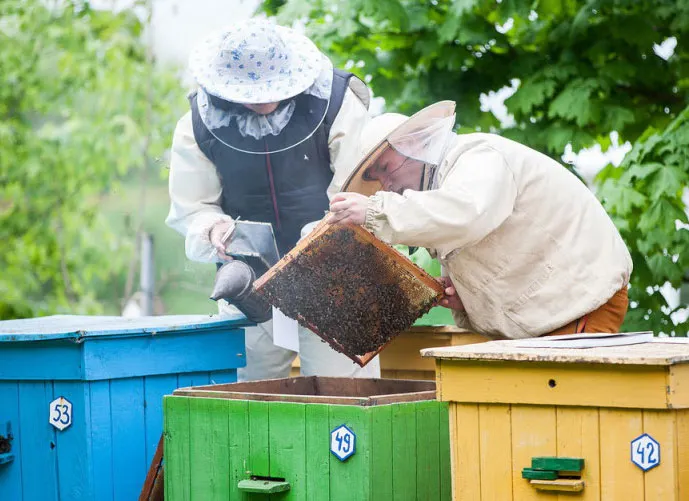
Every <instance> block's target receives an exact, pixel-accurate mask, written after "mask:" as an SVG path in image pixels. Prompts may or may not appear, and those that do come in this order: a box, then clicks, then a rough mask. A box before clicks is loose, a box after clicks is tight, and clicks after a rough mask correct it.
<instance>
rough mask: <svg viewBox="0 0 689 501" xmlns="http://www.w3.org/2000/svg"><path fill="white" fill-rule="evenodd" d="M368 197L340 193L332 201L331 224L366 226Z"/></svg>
mask: <svg viewBox="0 0 689 501" xmlns="http://www.w3.org/2000/svg"><path fill="white" fill-rule="evenodd" d="M367 208H368V197H366V196H364V195H361V194H359V193H338V194H337V195H335V196H334V197H333V199H332V200H331V201H330V212H332V213H333V215H332V216H331V218H330V222H331V223H341V224H364V223H365V222H366V209H367Z"/></svg>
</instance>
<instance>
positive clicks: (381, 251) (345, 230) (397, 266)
mask: <svg viewBox="0 0 689 501" xmlns="http://www.w3.org/2000/svg"><path fill="white" fill-rule="evenodd" d="M254 288H255V289H256V291H257V292H258V293H259V294H260V295H261V296H263V297H264V298H265V299H266V300H267V301H268V302H270V303H271V304H272V305H274V306H276V307H277V308H279V309H280V310H281V311H282V312H283V313H284V314H285V315H287V316H288V317H291V318H294V319H297V320H298V321H299V322H300V323H301V324H302V325H304V326H306V327H308V328H309V329H311V330H312V331H314V332H315V333H316V334H317V335H319V336H320V337H321V338H323V339H324V340H325V341H327V342H328V343H329V344H330V345H331V346H332V347H333V348H334V349H335V350H336V351H339V352H341V353H344V354H345V355H347V356H348V357H350V358H351V359H352V360H354V361H355V362H357V363H358V364H359V365H361V366H363V365H365V364H366V363H367V362H368V361H369V360H371V359H372V358H373V357H374V356H375V354H376V353H378V352H379V351H380V350H381V349H382V348H383V347H384V346H385V345H386V344H387V343H388V342H390V341H391V340H392V338H393V337H394V336H396V335H397V334H399V333H400V332H402V331H405V330H407V329H408V328H409V327H411V326H412V324H413V323H414V321H415V320H416V319H417V318H419V317H420V316H421V315H423V314H424V313H426V312H427V311H428V310H429V309H430V308H431V307H432V306H433V304H434V303H435V301H436V300H437V298H439V297H440V296H441V295H442V287H441V286H440V284H438V282H437V281H435V280H434V279H433V278H432V277H430V276H429V275H428V274H427V273H426V272H425V271H423V270H422V269H421V268H419V267H417V266H416V265H415V264H414V263H412V262H411V261H410V260H409V259H407V258H406V257H404V256H402V255H401V254H400V253H399V252H397V251H395V250H394V249H393V248H392V247H390V246H388V245H386V244H384V243H383V242H381V241H379V240H378V239H376V238H375V237H374V236H373V235H372V234H371V233H369V232H368V231H366V230H365V229H363V228H362V227H360V226H354V225H335V226H333V225H329V224H327V223H325V222H324V223H321V224H320V225H319V226H317V227H316V229H314V231H313V232H312V233H311V234H310V235H309V236H308V237H307V238H306V239H304V240H302V241H301V242H300V243H299V244H298V245H297V246H296V247H295V248H294V249H293V250H292V251H291V252H290V253H289V254H288V255H286V256H285V257H284V258H283V259H282V260H281V261H280V262H279V263H278V264H277V265H275V266H274V267H273V268H271V270H270V271H268V272H267V273H266V274H265V275H263V276H262V277H261V278H260V279H259V280H257V281H256V283H255V285H254Z"/></svg>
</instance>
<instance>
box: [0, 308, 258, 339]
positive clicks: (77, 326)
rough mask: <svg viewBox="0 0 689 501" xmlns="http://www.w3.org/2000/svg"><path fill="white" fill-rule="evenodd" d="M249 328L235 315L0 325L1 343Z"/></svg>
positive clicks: (61, 318) (78, 318) (52, 319)
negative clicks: (221, 328)
mask: <svg viewBox="0 0 689 501" xmlns="http://www.w3.org/2000/svg"><path fill="white" fill-rule="evenodd" d="M242 325H250V323H249V322H248V320H247V319H246V317H244V315H241V314H236V315H223V316H218V315H213V316H211V315H165V316H159V317H138V318H125V317H117V316H89V315H53V316H48V317H39V318H23V319H17V320H5V321H1V322H0V343H2V342H17V341H46V340H50V339H74V340H77V341H78V340H80V339H83V338H90V337H104V336H115V335H145V334H160V333H164V332H171V331H182V330H196V329H210V328H214V327H233V328H234V327H238V326H242Z"/></svg>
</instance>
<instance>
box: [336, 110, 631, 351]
mask: <svg viewBox="0 0 689 501" xmlns="http://www.w3.org/2000/svg"><path fill="white" fill-rule="evenodd" d="M453 126H454V103H453V102H449V101H445V102H441V103H436V104H434V105H431V106H429V107H428V108H425V109H424V110H422V111H420V112H419V113H417V114H416V115H414V116H413V117H412V118H409V119H408V118H407V117H405V116H403V115H396V114H387V115H381V116H379V117H376V118H374V119H373V120H372V121H371V122H370V123H369V124H367V125H366V127H365V128H364V132H363V134H362V138H364V140H365V143H362V158H363V159H362V160H361V162H360V164H359V166H358V167H357V169H356V170H355V172H354V173H353V174H352V176H351V177H350V178H349V179H348V181H347V182H345V185H344V187H343V191H345V192H356V193H360V194H363V195H366V196H368V198H367V199H366V201H365V204H366V205H365V212H364V213H365V216H364V217H363V221H361V222H362V223H363V224H364V226H365V227H366V228H367V229H368V230H370V231H371V232H373V233H374V234H375V235H376V236H377V237H379V238H381V239H382V240H384V241H386V242H388V243H391V244H406V245H410V246H421V247H426V248H428V249H429V250H430V251H431V253H432V254H433V255H434V256H437V257H438V258H439V260H440V262H441V264H442V266H443V269H444V272H445V274H446V275H447V276H448V277H449V278H450V279H451V281H452V283H453V284H454V287H455V289H456V291H457V294H458V296H459V298H460V299H461V303H462V304H463V308H461V309H457V310H453V315H454V318H455V321H456V323H457V325H458V326H461V327H466V328H468V329H471V330H473V331H475V332H478V333H481V334H484V335H487V336H490V337H493V338H498V339H499V338H509V339H518V338H528V337H535V336H541V335H546V334H552V333H556V334H565V333H573V332H619V327H620V325H621V324H622V321H623V319H624V315H625V313H626V310H627V284H628V283H629V277H630V274H631V272H632V260H631V256H630V254H629V251H628V250H627V247H626V246H625V244H624V242H623V240H622V238H621V236H620V234H619V232H618V231H617V229H616V228H615V226H614V224H613V222H612V221H611V219H610V218H609V217H608V215H607V214H606V212H605V210H604V209H603V207H602V206H601V204H600V203H599V202H598V200H597V199H596V198H595V196H594V195H593V193H591V191H590V190H589V189H588V188H587V187H586V186H585V185H584V184H583V183H582V182H581V181H579V180H578V179H577V178H576V176H574V175H573V174H572V173H571V172H569V171H568V170H567V169H565V168H564V167H563V166H561V165H560V164H558V163H557V162H556V161H554V160H552V159H551V158H549V157H547V156H545V155H543V154H541V153H539V152H537V151H534V150H532V149H530V148H528V147H526V146H524V145H521V144H519V143H516V142H514V141H510V140H508V139H505V138H503V137H500V136H497V135H493V134H481V133H475V134H459V135H458V134H455V133H454V132H452V128H453ZM405 176H406V177H405ZM400 180H401V181H400ZM396 183H397V184H396ZM346 195H347V194H346V193H344V194H342V200H344V201H340V202H338V203H334V202H333V203H331V210H333V207H335V206H336V207H337V210H341V211H348V210H350V211H352V213H355V212H356V211H355V209H356V208H355V203H354V202H355V200H358V198H357V196H353V197H351V199H352V201H351V203H350V202H347V200H346V199H347V197H346ZM359 198H361V197H359ZM348 222H351V221H348Z"/></svg>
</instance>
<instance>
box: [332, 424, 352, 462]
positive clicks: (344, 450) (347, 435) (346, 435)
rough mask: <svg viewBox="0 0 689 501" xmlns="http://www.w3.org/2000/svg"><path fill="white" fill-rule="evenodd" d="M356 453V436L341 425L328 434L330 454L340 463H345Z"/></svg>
mask: <svg viewBox="0 0 689 501" xmlns="http://www.w3.org/2000/svg"><path fill="white" fill-rule="evenodd" d="M355 451H356V435H355V434H354V432H353V431H352V430H350V429H349V428H347V427H346V426H345V425H343V424H341V425H340V426H338V427H337V428H335V429H334V430H333V431H331V432H330V452H332V453H333V454H334V455H335V457H337V459H339V460H340V461H346V460H347V459H349V458H350V457H351V456H352V454H354V452H355Z"/></svg>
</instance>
